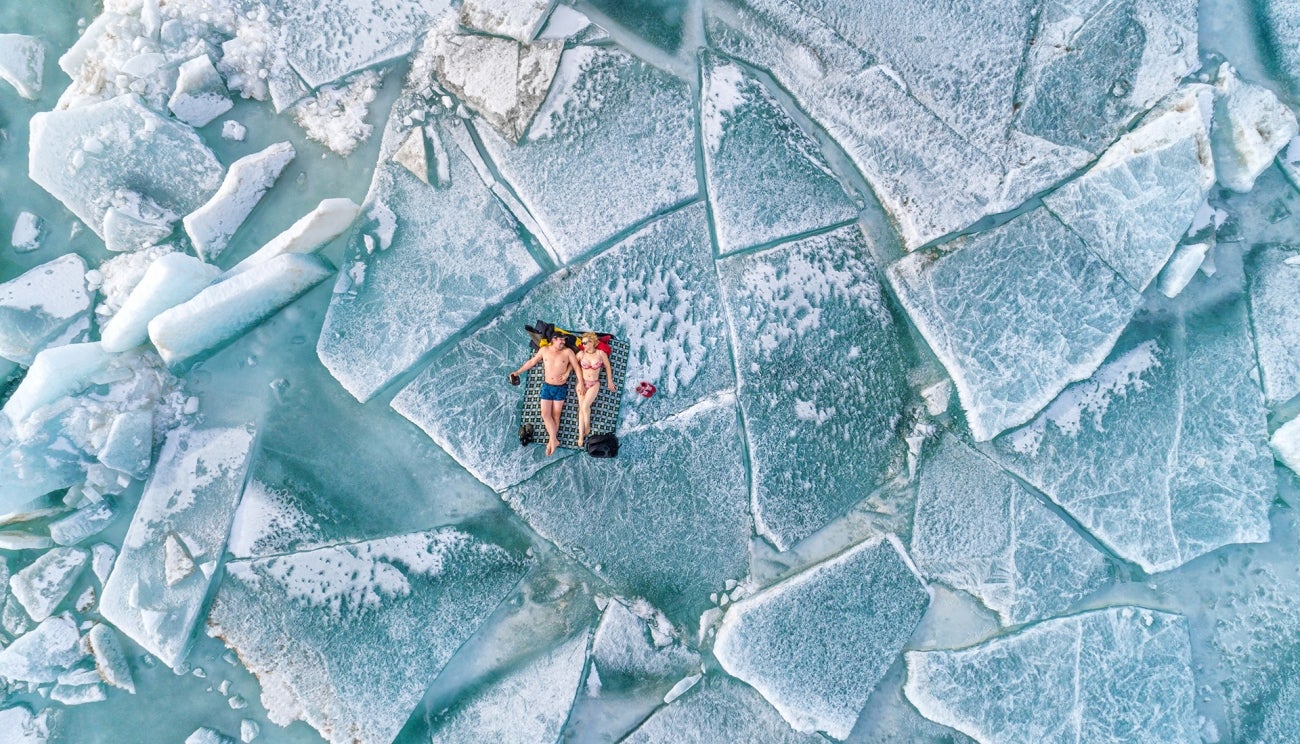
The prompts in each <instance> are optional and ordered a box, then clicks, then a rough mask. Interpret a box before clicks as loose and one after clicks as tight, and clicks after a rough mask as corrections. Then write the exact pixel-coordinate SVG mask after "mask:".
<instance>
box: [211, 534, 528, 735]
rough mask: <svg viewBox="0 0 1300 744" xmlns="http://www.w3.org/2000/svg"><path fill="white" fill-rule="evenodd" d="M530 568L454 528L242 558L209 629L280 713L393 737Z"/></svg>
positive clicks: (349, 731) (231, 569) (283, 717)
mask: <svg viewBox="0 0 1300 744" xmlns="http://www.w3.org/2000/svg"><path fill="white" fill-rule="evenodd" d="M526 567H527V566H526V564H525V563H524V562H523V561H521V560H519V559H518V558H516V557H514V556H512V555H511V554H510V553H509V552H507V551H506V550H505V549H503V548H501V547H500V546H498V545H495V544H492V543H489V542H485V541H484V540H482V539H480V538H477V537H474V536H471V535H469V534H467V533H465V532H462V531H460V530H457V529H452V528H442V529H438V530H433V531H429V532H416V533H411V534H408V535H401V536H396V537H389V538H382V539H379V540H371V541H368V542H362V543H355V544H351V545H339V546H334V547H328V548H320V549H317V550H312V551H307V552H302V553H289V554H286V555H279V556H272V557H268V558H257V559H252V560H240V561H232V562H231V563H229V564H227V566H226V572H227V577H226V580H225V581H224V582H223V583H222V585H221V588H220V590H219V591H218V593H217V596H216V599H215V600H214V602H213V607H212V612H211V614H210V617H209V620H208V624H209V629H208V632H209V634H210V635H213V636H215V637H218V638H220V639H221V640H222V641H224V642H225V643H226V645H228V646H230V647H231V648H232V649H234V650H235V652H236V653H237V654H238V655H239V657H240V659H241V660H242V661H243V663H244V665H245V666H247V667H248V669H249V670H250V671H251V672H253V674H255V675H257V677H258V678H259V680H260V682H261V686H262V703H263V705H265V706H266V709H267V711H268V714H269V716H270V719H271V720H272V721H273V722H276V723H279V724H281V725H288V724H289V723H290V722H291V721H294V720H302V721H306V722H307V723H308V724H309V725H311V726H312V727H313V728H315V729H316V730H317V731H318V732H320V734H321V735H322V736H323V737H324V738H325V739H326V740H328V741H331V742H345V741H346V742H352V741H355V742H374V743H377V744H387V743H388V742H390V741H392V740H393V738H394V737H395V736H396V735H397V733H398V731H399V730H400V729H401V727H402V724H404V723H405V722H406V719H407V718H408V717H409V716H410V714H411V711H412V709H413V708H414V707H415V706H416V704H417V703H418V702H419V700H420V698H421V696H422V695H423V694H424V691H425V688H426V687H428V686H429V684H430V683H431V682H432V681H433V679H434V677H436V676H437V674H438V672H439V670H441V669H442V667H443V665H444V664H446V663H447V661H448V659H450V658H451V656H452V654H453V653H455V651H456V649H457V648H459V647H460V645H461V644H462V643H464V642H465V640H466V639H467V638H469V637H470V635H471V634H472V633H473V632H474V630H475V629H476V628H477V627H478V626H479V624H480V623H482V622H483V620H484V619H485V618H487V616H488V615H489V614H490V613H491V612H492V610H493V608H495V607H496V606H497V604H498V603H499V602H500V601H501V600H502V599H503V598H504V597H505V596H506V594H507V593H509V592H510V590H511V589H512V588H513V587H514V586H515V584H516V583H517V582H518V581H519V579H520V578H521V577H522V576H523V574H524V572H525V570H526ZM267 607H277V608H280V609H279V611H277V612H274V613H269V614H268V613H267V612H266V608H267Z"/></svg>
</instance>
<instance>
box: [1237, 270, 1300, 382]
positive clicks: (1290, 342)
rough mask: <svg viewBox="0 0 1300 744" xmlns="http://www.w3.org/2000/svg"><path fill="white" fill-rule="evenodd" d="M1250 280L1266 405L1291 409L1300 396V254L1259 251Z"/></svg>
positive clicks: (1248, 271) (1251, 316)
mask: <svg viewBox="0 0 1300 744" xmlns="http://www.w3.org/2000/svg"><path fill="white" fill-rule="evenodd" d="M1246 278H1247V281H1248V282H1249V284H1250V324H1251V328H1252V330H1254V332H1255V350H1256V352H1257V353H1258V355H1259V371H1260V376H1261V377H1262V378H1263V383H1264V400H1265V401H1266V402H1267V403H1268V404H1269V405H1277V404H1279V403H1285V402H1287V401H1288V400H1291V399H1292V398H1294V397H1295V396H1297V395H1300V248H1297V247H1290V246H1260V247H1257V248H1254V249H1253V250H1252V251H1251V253H1250V255H1249V256H1248V257H1247V259H1246Z"/></svg>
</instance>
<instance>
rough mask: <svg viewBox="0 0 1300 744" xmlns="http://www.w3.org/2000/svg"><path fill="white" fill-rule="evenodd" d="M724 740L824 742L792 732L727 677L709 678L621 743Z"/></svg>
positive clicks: (761, 701) (784, 743)
mask: <svg viewBox="0 0 1300 744" xmlns="http://www.w3.org/2000/svg"><path fill="white" fill-rule="evenodd" d="M722 741H735V742H762V743H763V744H818V743H819V742H824V741H825V739H823V738H822V737H820V736H815V735H810V734H801V733H798V732H797V731H795V730H794V729H792V728H790V726H789V724H787V723H786V722H785V720H784V719H782V718H781V716H780V714H778V713H777V712H776V711H775V710H772V706H770V705H768V704H767V701H765V700H764V699H763V697H762V696H761V695H759V694H758V693H757V692H754V689H753V688H752V687H750V686H749V685H746V684H745V683H743V682H737V681H736V680H734V679H732V678H730V677H728V676H726V675H725V674H709V675H705V677H704V678H703V679H701V680H700V681H699V682H697V683H696V684H695V686H693V687H691V688H690V689H689V690H687V691H686V693H685V694H684V695H682V696H681V697H680V698H678V699H677V700H674V701H673V702H671V703H669V704H668V705H666V706H664V707H663V708H660V709H659V711H658V712H656V713H655V714H654V715H653V716H650V718H648V719H646V722H645V723H643V724H641V726H640V728H638V729H637V730H636V731H633V732H632V734H631V735H630V736H628V737H627V738H626V739H624V740H623V742H624V744H671V743H674V742H699V744H704V743H705V742H722Z"/></svg>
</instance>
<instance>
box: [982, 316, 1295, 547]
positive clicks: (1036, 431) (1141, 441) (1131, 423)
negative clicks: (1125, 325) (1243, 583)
mask: <svg viewBox="0 0 1300 744" xmlns="http://www.w3.org/2000/svg"><path fill="white" fill-rule="evenodd" d="M1263 403H1264V402H1263V397H1262V395H1261V393H1260V389H1259V383H1258V382H1256V378H1255V359H1254V355H1253V353H1252V349H1251V344H1250V339H1249V336H1248V334H1247V331H1246V310H1245V303H1244V302H1241V301H1240V299H1228V300H1225V301H1222V302H1221V303H1220V304H1219V305H1217V306H1214V307H1209V308H1206V309H1205V310H1203V311H1201V312H1199V313H1197V314H1194V315H1191V316H1188V317H1187V318H1186V319H1183V320H1174V321H1170V322H1168V323H1158V324H1155V325H1146V324H1141V325H1137V326H1135V327H1134V329H1133V330H1132V331H1131V332H1130V333H1129V334H1128V335H1127V337H1126V338H1125V340H1124V341H1123V343H1122V345H1121V346H1120V347H1119V348H1118V349H1117V351H1116V353H1115V354H1114V356H1113V357H1112V358H1111V359H1110V360H1109V361H1107V363H1106V364H1105V365H1103V366H1102V367H1101V368H1100V369H1098V370H1097V372H1096V374H1094V375H1093V376H1092V377H1091V378H1089V379H1088V380H1085V381H1083V382H1080V383H1077V384H1075V385H1073V386H1071V387H1070V388H1068V389H1066V391H1065V392H1064V393H1062V394H1061V396H1060V397H1059V398H1057V400H1055V401H1053V402H1052V404H1051V405H1050V406H1049V407H1048V408H1047V409H1046V410H1045V411H1043V413H1042V414H1041V415H1040V416H1038V417H1037V418H1035V419H1034V420H1033V421H1032V422H1030V423H1029V424H1028V425H1026V426H1025V427H1023V428H1020V429H1017V430H1015V431H1012V432H1008V433H1007V434H1004V435H1003V436H1001V437H999V438H998V439H996V440H994V442H993V446H992V448H991V449H990V450H989V451H990V452H991V453H992V455H993V456H994V457H995V458H996V459H997V460H998V461H999V462H1001V463H1002V464H1003V465H1004V467H1006V468H1008V469H1009V470H1011V471H1012V472H1014V473H1016V474H1017V475H1019V476H1020V477H1022V478H1024V479H1025V480H1027V481H1028V482H1030V483H1031V484H1033V485H1034V486H1035V487H1036V488H1038V489H1039V490H1041V491H1042V492H1043V493H1045V494H1047V495H1048V496H1049V497H1050V498H1051V499H1052V500H1053V501H1055V502H1056V503H1057V504H1059V505H1060V506H1061V507H1062V508H1063V509H1065V511H1066V512H1068V513H1069V514H1070V515H1071V516H1072V517H1073V518H1074V519H1075V520H1077V521H1078V522H1079V524H1080V525H1082V526H1083V527H1084V528H1085V529H1086V530H1088V531H1089V532H1090V533H1092V535H1093V536H1095V537H1096V538H1097V539H1098V540H1099V541H1101V542H1102V543H1103V544H1104V545H1105V546H1106V547H1108V548H1109V549H1111V550H1113V551H1114V552H1115V553H1116V554H1117V555H1119V556H1121V557H1123V558H1124V559H1126V560H1129V561H1132V562H1134V563H1136V564H1138V565H1139V566H1141V567H1142V569H1143V570H1145V571H1147V572H1157V571H1166V570H1169V569H1171V568H1174V567H1176V566H1180V565H1182V564H1183V563H1186V562H1187V561H1190V560H1192V559H1193V558H1195V557H1197V556H1199V555H1202V554H1204V553H1207V552H1209V551H1211V550H1214V549H1216V548H1219V547H1222V546H1223V545H1227V544H1229V543H1239V542H1246V543H1249V542H1263V541H1266V540H1268V536H1269V523H1268V511H1269V506H1270V504H1271V503H1272V501H1273V494H1274V491H1275V489H1276V484H1275V482H1274V476H1273V472H1272V470H1273V467H1272V458H1271V457H1270V455H1269V452H1268V430H1267V428H1266V425H1265V410H1264V404H1263ZM1096 452H1113V453H1123V456H1122V457H1105V458H1097V457H1095V456H1094V455H1093V454H1092V453H1096Z"/></svg>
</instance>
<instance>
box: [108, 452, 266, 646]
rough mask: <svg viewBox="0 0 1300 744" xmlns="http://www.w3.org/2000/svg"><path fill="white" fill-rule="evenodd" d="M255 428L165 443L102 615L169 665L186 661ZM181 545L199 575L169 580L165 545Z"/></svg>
mask: <svg viewBox="0 0 1300 744" xmlns="http://www.w3.org/2000/svg"><path fill="white" fill-rule="evenodd" d="M252 447H253V431H252V429H251V428H242V427H232V428H211V429H193V428H181V429H177V430H175V431H173V432H172V433H171V434H170V435H169V436H168V437H167V441H166V442H165V443H164V444H163V448H162V452H161V453H160V454H159V456H158V466H157V467H156V468H155V469H154V472H153V476H152V477H151V478H150V479H149V483H148V485H146V486H145V490H144V494H143V495H142V496H141V497H140V505H139V506H138V507H136V511H135V516H134V517H133V518H132V520H131V526H130V528H129V529H128V530H127V533H126V538H125V540H124V542H123V543H122V551H121V553H120V554H119V555H118V557H117V562H116V563H115V564H114V565H113V572H112V573H111V574H109V577H108V581H106V582H105V583H104V592H103V596H102V598H101V599H100V604H99V612H100V614H101V615H103V616H104V619H105V620H108V621H109V622H111V623H113V625H114V626H116V627H117V628H118V630H120V631H122V632H123V633H125V634H126V635H127V636H129V637H130V638H131V640H133V641H135V642H136V643H138V644H140V645H141V646H142V647H144V649H145V650H147V651H148V652H149V653H151V654H153V655H155V656H157V657H158V658H159V659H160V660H161V661H162V662H163V663H164V664H167V665H168V666H171V667H176V666H178V665H180V663H181V662H182V661H183V660H184V659H185V655H186V653H187V652H188V650H189V645H190V638H191V636H192V635H193V633H194V628H195V626H196V625H197V624H198V622H199V619H200V615H199V612H200V610H201V609H202V607H203V602H204V599H205V597H206V596H207V593H208V587H209V585H210V584H211V581H212V575H213V572H214V571H215V569H216V566H217V563H218V561H220V559H221V555H222V553H223V552H224V551H225V548H226V538H227V535H228V533H229V531H230V521H231V519H232V517H233V516H234V513H235V506H236V505H237V504H238V502H239V495H240V492H241V491H242V490H243V487H244V474H245V472H246V471H247V468H248V460H249V457H250V455H251V454H252ZM169 539H170V540H172V541H179V542H180V543H181V544H183V545H184V547H185V549H186V551H187V552H188V554H189V556H190V557H191V559H192V560H193V561H194V562H195V563H196V564H197V565H198V567H199V569H200V570H198V571H194V572H192V573H190V574H189V575H188V576H187V577H185V578H184V579H183V580H181V581H179V582H171V583H169V582H168V581H167V575H166V574H167V561H166V544H167V542H168V541H169Z"/></svg>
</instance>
